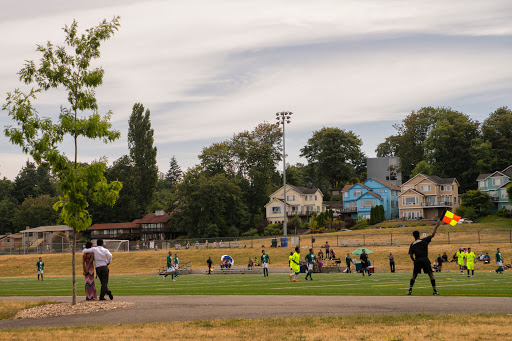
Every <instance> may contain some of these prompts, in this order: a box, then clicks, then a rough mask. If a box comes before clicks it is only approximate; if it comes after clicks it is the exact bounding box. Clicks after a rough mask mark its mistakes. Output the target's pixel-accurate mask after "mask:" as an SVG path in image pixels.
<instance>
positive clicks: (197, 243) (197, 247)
mask: <svg viewBox="0 0 512 341" xmlns="http://www.w3.org/2000/svg"><path fill="white" fill-rule="evenodd" d="M196 249H199V241H197V240H196Z"/></svg>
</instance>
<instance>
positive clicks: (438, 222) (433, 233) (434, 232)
mask: <svg viewBox="0 0 512 341" xmlns="http://www.w3.org/2000/svg"><path fill="white" fill-rule="evenodd" d="M439 224H441V220H439V219H438V220H437V224H436V226H434V231H433V232H432V234H431V235H430V237H431V238H434V236H435V235H436V232H437V228H438V227H439Z"/></svg>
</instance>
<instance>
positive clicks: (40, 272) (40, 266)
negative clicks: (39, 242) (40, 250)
mask: <svg viewBox="0 0 512 341" xmlns="http://www.w3.org/2000/svg"><path fill="white" fill-rule="evenodd" d="M36 267H37V280H38V281H39V276H41V281H42V280H43V269H44V262H43V258H42V257H39V261H38V262H37V263H36Z"/></svg>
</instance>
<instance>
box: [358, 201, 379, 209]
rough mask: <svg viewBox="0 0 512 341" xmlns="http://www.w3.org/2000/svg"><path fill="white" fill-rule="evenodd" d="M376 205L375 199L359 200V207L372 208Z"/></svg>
mask: <svg viewBox="0 0 512 341" xmlns="http://www.w3.org/2000/svg"><path fill="white" fill-rule="evenodd" d="M375 205H376V201H375V200H361V208H372V207H374V206H375Z"/></svg>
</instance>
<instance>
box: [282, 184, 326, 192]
mask: <svg viewBox="0 0 512 341" xmlns="http://www.w3.org/2000/svg"><path fill="white" fill-rule="evenodd" d="M288 187H291V188H293V190H294V191H296V192H297V193H300V194H315V193H316V192H317V191H318V190H319V189H318V188H306V187H302V186H294V185H288Z"/></svg>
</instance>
